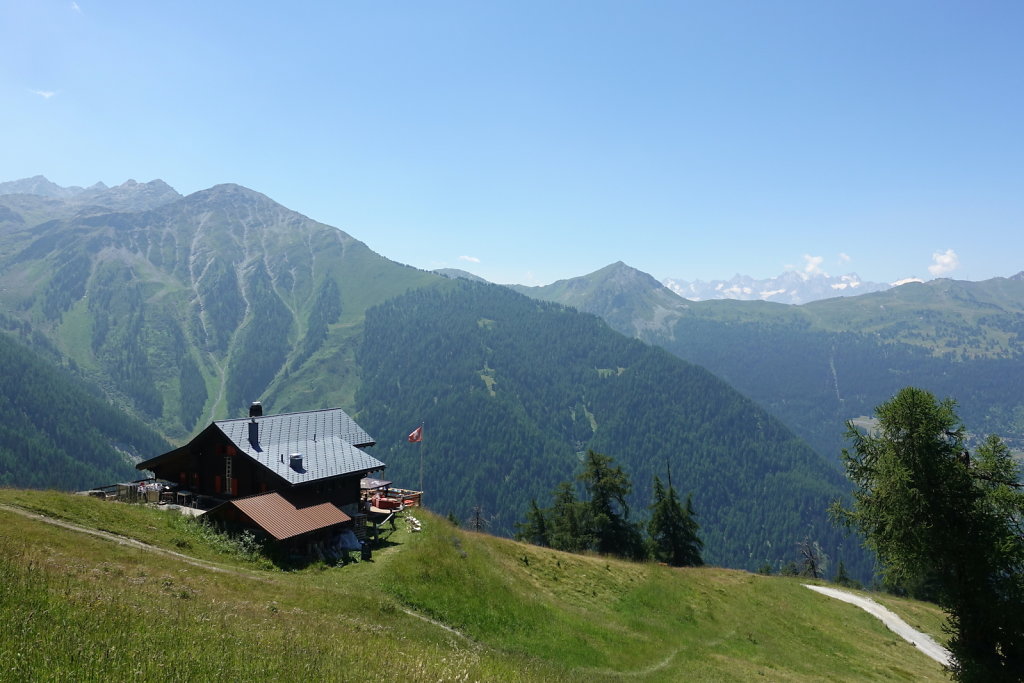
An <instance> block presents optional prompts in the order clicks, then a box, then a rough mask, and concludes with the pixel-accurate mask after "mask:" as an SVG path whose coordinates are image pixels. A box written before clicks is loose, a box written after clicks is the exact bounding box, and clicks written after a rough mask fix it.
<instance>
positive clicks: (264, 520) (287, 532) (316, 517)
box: [210, 493, 352, 541]
mask: <svg viewBox="0 0 1024 683" xmlns="http://www.w3.org/2000/svg"><path fill="white" fill-rule="evenodd" d="M224 505H225V506H226V505H230V506H233V507H235V508H236V509H238V510H239V511H241V512H242V513H244V514H245V516H246V517H248V518H249V519H251V520H252V521H253V522H255V523H256V524H258V525H259V526H260V528H262V529H263V530H264V531H266V532H267V533H268V534H270V535H271V536H273V537H274V538H276V539H277V540H279V541H283V540H285V539H287V538H292V537H293V536H300V535H302V534H307V533H309V532H310V531H316V530H317V529H323V528H325V527H329V526H332V525H334V524H341V523H342V522H349V521H351V520H352V518H351V517H349V516H348V515H346V514H345V513H344V512H342V511H341V510H339V509H338V508H337V507H335V506H334V505H333V504H332V503H320V504H319V505H312V506H310V507H304V508H297V507H295V506H294V505H292V504H291V503H290V502H288V501H287V500H285V499H284V498H283V497H281V495H280V494H277V493H264V494H262V495H259V496H252V497H250V498H239V499H238V500H230V501H228V502H226V503H224ZM216 510H217V508H214V509H213V510H210V512H211V513H212V512H215V511H216Z"/></svg>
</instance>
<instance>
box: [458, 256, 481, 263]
mask: <svg viewBox="0 0 1024 683" xmlns="http://www.w3.org/2000/svg"><path fill="white" fill-rule="evenodd" d="M459 260H460V261H468V262H469V263H480V259H478V258H477V257H476V256H460V257H459Z"/></svg>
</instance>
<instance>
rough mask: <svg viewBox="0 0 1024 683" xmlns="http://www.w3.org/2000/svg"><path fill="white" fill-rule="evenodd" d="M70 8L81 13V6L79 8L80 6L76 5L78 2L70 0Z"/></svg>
mask: <svg viewBox="0 0 1024 683" xmlns="http://www.w3.org/2000/svg"><path fill="white" fill-rule="evenodd" d="M71 9H73V10H74V11H76V12H78V13H79V14H81V13H82V8H81V7H79V6H78V3H77V2H75V1H74V0H71Z"/></svg>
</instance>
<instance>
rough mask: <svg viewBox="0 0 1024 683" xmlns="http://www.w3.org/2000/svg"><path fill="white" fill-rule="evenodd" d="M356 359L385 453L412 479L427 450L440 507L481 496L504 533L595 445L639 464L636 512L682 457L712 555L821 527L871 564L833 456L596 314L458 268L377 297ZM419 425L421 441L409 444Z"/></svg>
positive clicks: (766, 547) (784, 547) (740, 561)
mask: <svg viewBox="0 0 1024 683" xmlns="http://www.w3.org/2000/svg"><path fill="white" fill-rule="evenodd" d="M358 359H359V363H360V366H361V368H362V373H363V382H362V385H361V387H360V390H359V393H358V395H357V403H358V405H359V406H360V413H359V420H360V423H361V424H362V425H363V426H364V427H365V428H366V429H367V430H369V431H370V433H372V434H374V435H376V437H377V439H378V445H377V446H375V447H374V455H375V456H376V457H379V458H381V459H383V460H384V461H385V462H387V463H388V464H389V468H388V477H389V478H390V479H393V480H395V481H396V482H398V483H399V484H400V485H404V486H410V487H411V486H415V485H417V484H418V481H419V476H420V458H421V457H422V460H423V485H424V487H425V489H426V501H427V505H429V506H430V507H431V508H433V509H435V510H438V511H441V512H448V511H450V512H453V513H454V514H455V515H456V516H458V517H460V518H463V519H465V518H468V516H469V514H470V511H471V510H472V508H473V507H474V506H481V507H482V508H483V512H484V516H485V517H486V518H487V519H489V520H490V528H491V530H492V531H494V532H497V533H502V534H508V533H509V532H511V531H512V528H513V523H514V522H516V521H517V520H522V519H523V518H524V516H525V511H526V509H527V506H528V505H529V501H530V499H531V498H536V499H537V500H538V501H539V502H540V503H541V504H542V505H546V504H548V503H549V502H550V493H551V492H552V490H553V489H554V488H555V486H556V485H557V484H558V483H559V482H560V481H565V480H573V479H574V478H575V476H576V475H577V474H578V472H579V465H580V459H581V455H582V454H583V453H584V452H585V451H586V450H587V449H593V450H595V451H598V452H601V453H604V454H607V455H610V456H612V457H613V458H614V459H615V460H616V461H617V462H618V463H620V464H622V466H623V468H624V469H625V470H626V471H627V473H628V474H629V476H630V477H631V478H632V484H633V495H632V498H631V501H632V510H633V516H634V518H644V517H645V516H646V506H647V505H648V504H649V503H650V502H651V492H652V483H653V478H654V476H655V475H658V476H660V477H661V478H662V479H663V480H664V479H665V477H666V474H667V471H668V469H669V468H671V476H672V481H673V484H674V485H675V486H676V488H677V489H678V490H679V491H680V492H681V493H683V494H684V495H685V493H688V492H692V493H693V495H694V503H695V507H696V510H697V514H698V521H699V522H700V524H701V535H702V536H703V538H704V541H705V559H706V560H707V561H708V562H710V563H712V564H715V563H720V564H723V565H725V566H731V567H744V568H748V569H754V568H757V567H759V566H761V565H762V564H763V563H764V562H766V561H768V562H772V563H775V564H776V565H777V564H778V563H779V562H782V561H785V560H791V559H793V558H794V557H795V556H796V553H797V549H796V544H797V543H798V542H799V541H801V540H803V539H804V538H809V539H810V540H812V541H818V542H820V543H821V544H822V546H823V547H824V548H825V551H826V553H827V554H828V555H829V557H831V558H832V559H833V560H836V561H838V560H839V559H843V560H844V561H845V563H846V564H847V566H850V565H851V564H853V565H856V566H857V571H858V573H859V574H860V575H861V576H866V575H868V574H869V573H870V568H869V566H867V565H866V562H865V558H864V555H863V553H861V552H860V551H859V549H857V548H856V545H857V541H856V540H855V539H849V540H846V541H845V545H844V539H843V538H842V537H841V535H840V534H839V533H838V532H837V531H836V530H835V529H833V528H832V526H831V524H830V523H829V521H828V520H827V518H826V512H825V508H826V507H827V505H828V504H829V502H830V501H831V500H833V499H835V498H837V497H839V496H841V495H843V493H844V492H845V490H846V488H845V482H844V480H843V479H842V477H841V476H840V475H839V474H837V473H836V472H835V471H834V469H833V468H832V467H831V466H830V465H829V464H827V463H826V462H824V460H823V459H822V458H820V457H819V456H818V455H817V454H816V453H814V452H813V451H812V450H811V449H810V448H809V447H808V446H807V445H806V444H805V443H803V442H802V441H801V440H799V439H798V438H796V437H795V436H794V435H793V434H792V433H791V432H790V431H789V430H788V429H787V428H786V427H785V426H784V425H782V424H781V423H780V422H779V421H778V420H777V419H775V418H773V417H771V416H770V415H769V414H768V413H766V412H765V411H764V410H762V409H761V408H759V407H758V406H757V405H755V404H754V403H753V402H752V401H751V400H749V399H747V398H745V397H744V396H742V395H741V394H739V393H738V392H737V391H735V390H734V389H732V388H731V387H729V386H728V385H727V384H726V383H725V382H723V381H721V380H720V379H718V378H717V377H715V376H713V375H712V374H711V373H709V372H708V371H706V370H704V369H703V368H700V367H697V366H695V365H692V364H690V363H687V362H683V361H681V360H679V359H678V358H675V357H673V356H672V355H670V354H668V353H666V352H665V351H663V350H661V349H657V348H654V347H651V346H649V345H647V344H643V343H641V342H638V341H636V340H630V339H628V338H626V337H624V336H622V335H620V334H618V333H616V332H614V331H613V330H611V329H610V328H609V327H608V326H607V325H606V324H604V323H603V322H602V321H600V320H599V319H597V318H596V317H594V316H591V315H586V314H581V313H578V312H576V311H573V310H569V309H565V308H563V307H561V306H557V305H552V304H545V303H540V302H537V301H534V300H531V299H529V298H527V297H524V296H521V295H519V294H516V293H514V292H511V291H509V290H508V289H506V288H502V287H499V286H496V285H486V284H478V283H471V282H467V281H460V282H458V283H453V287H451V288H449V289H446V290H436V289H434V290H419V291H412V292H409V293H407V294H405V295H403V296H401V297H398V298H395V299H393V300H391V301H388V302H387V303H384V304H382V305H380V306H377V307H375V308H372V309H370V310H369V311H368V312H367V318H366V331H365V336H364V341H363V344H362V346H361V348H360V351H359V354H358ZM421 423H423V424H424V425H425V428H424V440H423V442H422V443H420V444H410V443H406V442H405V440H404V436H405V434H406V433H407V432H408V431H411V430H412V429H413V428H414V427H416V426H417V425H419V424H421ZM396 430H398V431H396Z"/></svg>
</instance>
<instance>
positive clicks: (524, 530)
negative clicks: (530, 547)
mask: <svg viewBox="0 0 1024 683" xmlns="http://www.w3.org/2000/svg"><path fill="white" fill-rule="evenodd" d="M516 527H517V531H516V540H518V541H526V542H527V543H532V544H534V545H540V546H548V545H551V543H550V541H548V523H547V520H546V519H545V515H544V511H543V510H541V509H540V507H539V506H538V505H537V499H536V498H532V499H531V500H530V509H529V510H527V512H526V521H525V522H517V523H516Z"/></svg>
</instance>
